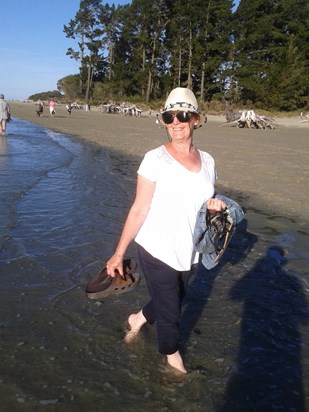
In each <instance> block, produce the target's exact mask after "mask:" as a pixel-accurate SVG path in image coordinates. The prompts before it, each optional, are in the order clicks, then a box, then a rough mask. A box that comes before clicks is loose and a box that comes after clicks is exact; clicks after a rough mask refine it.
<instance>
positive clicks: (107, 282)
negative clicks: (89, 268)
mask: <svg viewBox="0 0 309 412" xmlns="http://www.w3.org/2000/svg"><path fill="white" fill-rule="evenodd" d="M136 267H137V263H136V261H135V260H134V259H124V260H123V276H124V277H122V276H121V275H120V274H119V273H118V271H116V276H115V277H114V278H113V277H111V276H109V275H108V274H107V269H106V267H104V268H103V269H101V271H100V272H99V273H98V274H97V275H96V276H95V277H94V278H93V279H92V280H91V281H90V282H89V283H87V285H86V288H85V292H86V295H87V297H88V298H89V299H102V298H106V297H107V296H110V295H118V294H121V293H126V292H130V291H131V290H134V289H135V288H136V287H137V286H138V285H139V283H140V280H141V277H140V275H139V273H135V270H136Z"/></svg>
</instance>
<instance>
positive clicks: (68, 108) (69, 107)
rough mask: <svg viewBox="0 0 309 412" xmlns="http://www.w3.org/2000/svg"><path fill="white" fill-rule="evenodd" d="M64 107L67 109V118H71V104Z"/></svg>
mask: <svg viewBox="0 0 309 412" xmlns="http://www.w3.org/2000/svg"><path fill="white" fill-rule="evenodd" d="M66 107H67V111H68V115H69V117H71V114H72V105H71V103H68V104H67V106H66Z"/></svg>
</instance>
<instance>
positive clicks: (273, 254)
mask: <svg viewBox="0 0 309 412" xmlns="http://www.w3.org/2000/svg"><path fill="white" fill-rule="evenodd" d="M286 263H287V260H286V258H285V257H284V250H283V249H282V248H281V247H276V248H275V247H271V248H269V249H268V253H267V254H266V256H264V257H262V258H261V259H259V260H258V261H257V262H256V264H255V266H254V267H253V268H252V270H250V271H249V272H247V273H246V274H245V275H244V276H243V277H242V278H241V279H240V280H239V281H238V282H236V283H235V285H234V286H233V288H232V289H231V298H232V299H234V300H237V301H241V302H243V313H242V321H241V336H240V342H239V350H238V356H237V363H236V370H235V372H234V373H233V375H232V377H231V378H230V380H229V382H228V385H227V388H226V393H225V405H224V407H223V408H222V409H221V410H222V411H226V412H230V411H235V412H236V411H237V412H238V411H239V412H250V411H256V412H262V411H265V412H268V411H270V410H273V411H280V410H282V411H292V410H295V411H299V412H301V411H305V409H306V408H305V393H304V388H303V374H302V365H301V359H302V353H301V349H302V336H301V331H300V327H301V325H304V324H306V323H308V304H307V300H306V297H305V294H304V290H303V287H302V284H301V283H300V281H299V279H298V278H297V277H296V276H293V275H291V274H289V273H288V272H287V271H286V270H285V269H284V265H285V264H286Z"/></svg>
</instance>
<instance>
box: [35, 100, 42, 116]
mask: <svg viewBox="0 0 309 412" xmlns="http://www.w3.org/2000/svg"><path fill="white" fill-rule="evenodd" d="M43 111H44V103H43V100H41V99H39V100H38V109H37V110H36V113H37V115H38V117H41V116H43Z"/></svg>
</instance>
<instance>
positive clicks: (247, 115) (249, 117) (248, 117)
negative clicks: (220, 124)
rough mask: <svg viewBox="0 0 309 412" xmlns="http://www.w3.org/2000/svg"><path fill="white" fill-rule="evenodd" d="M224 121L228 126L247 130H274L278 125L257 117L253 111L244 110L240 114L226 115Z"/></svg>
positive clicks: (269, 119)
mask: <svg viewBox="0 0 309 412" xmlns="http://www.w3.org/2000/svg"><path fill="white" fill-rule="evenodd" d="M226 120H227V123H228V125H229V126H236V127H240V128H244V127H247V128H249V129H275V128H276V127H278V123H277V122H276V121H275V120H274V119H273V118H272V117H267V116H259V115H258V114H256V113H255V112H254V110H244V111H242V112H229V113H227V114H226Z"/></svg>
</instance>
